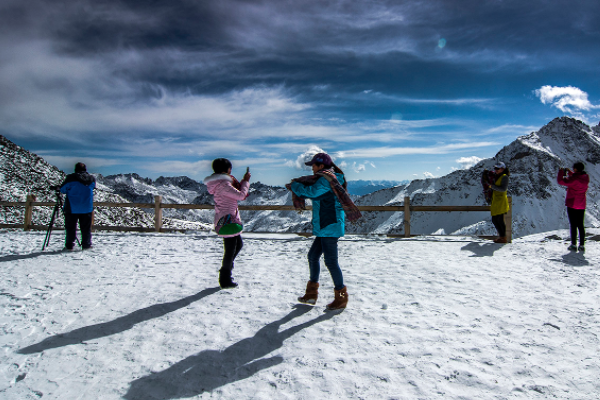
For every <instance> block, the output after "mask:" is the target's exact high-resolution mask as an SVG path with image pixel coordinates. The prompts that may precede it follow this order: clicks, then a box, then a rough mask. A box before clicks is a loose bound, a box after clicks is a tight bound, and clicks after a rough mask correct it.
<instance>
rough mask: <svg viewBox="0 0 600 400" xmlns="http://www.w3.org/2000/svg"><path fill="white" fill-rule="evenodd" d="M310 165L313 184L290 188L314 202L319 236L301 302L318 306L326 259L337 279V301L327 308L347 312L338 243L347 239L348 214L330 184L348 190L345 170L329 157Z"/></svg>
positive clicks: (315, 229) (315, 231)
mask: <svg viewBox="0 0 600 400" xmlns="http://www.w3.org/2000/svg"><path fill="white" fill-rule="evenodd" d="M306 165H309V166H311V167H312V170H313V173H314V174H315V175H314V176H312V177H307V178H309V179H312V181H310V182H308V181H307V180H305V181H303V180H302V179H298V180H294V181H292V183H291V185H289V186H288V188H289V189H290V190H291V191H292V192H293V193H294V194H295V195H296V196H298V197H300V198H306V199H311V200H312V226H313V235H315V236H316V237H315V240H314V242H313V244H312V246H311V248H310V250H309V252H308V265H309V269H310V280H309V281H308V283H307V286H306V293H305V295H304V296H302V297H299V298H298V301H299V302H301V303H304V304H309V305H315V304H316V302H317V297H318V289H319V275H320V272H321V266H320V258H321V255H323V258H324V260H325V265H326V266H327V269H329V273H330V274H331V278H332V279H333V284H334V295H335V299H334V301H333V302H332V303H330V304H328V305H327V308H328V309H330V310H335V309H341V308H345V307H346V305H347V304H348V292H347V289H346V286H345V285H344V277H343V274H342V270H341V268H340V266H339V263H338V240H339V238H340V237H342V236H344V228H345V212H344V208H343V207H342V205H341V203H340V201H339V199H338V196H337V195H336V194H335V193H334V190H333V189H332V186H333V184H332V183H331V182H330V181H331V180H334V179H337V182H334V183H339V184H340V185H342V186H343V187H344V190H345V186H346V180H345V178H344V173H343V172H342V170H341V169H339V168H338V167H337V166H336V165H335V164H334V163H333V161H332V160H331V157H330V156H329V155H327V154H325V153H319V154H317V155H315V156H314V157H313V158H312V160H311V161H309V162H307V163H306ZM315 179H316V180H315ZM338 187H339V185H338Z"/></svg>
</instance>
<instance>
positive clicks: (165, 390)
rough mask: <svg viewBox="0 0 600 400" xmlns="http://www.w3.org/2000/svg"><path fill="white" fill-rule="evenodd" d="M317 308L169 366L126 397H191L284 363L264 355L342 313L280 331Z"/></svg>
mask: <svg viewBox="0 0 600 400" xmlns="http://www.w3.org/2000/svg"><path fill="white" fill-rule="evenodd" d="M312 309H313V307H310V306H300V305H298V306H296V308H295V309H294V310H293V311H292V312H290V313H289V314H288V315H286V316H285V317H283V318H281V319H280V320H278V321H275V322H271V323H270V324H268V325H266V326H265V327H263V328H261V329H260V330H259V331H258V332H256V334H255V335H254V336H253V337H250V338H246V339H243V340H240V341H239V342H237V343H235V344H233V345H231V346H229V347H228V348H226V349H225V350H223V351H218V350H204V351H202V352H200V353H198V354H196V355H193V356H190V357H188V358H186V359H184V360H181V361H179V362H178V363H177V364H174V365H173V366H171V367H169V368H168V369H166V370H164V371H161V372H158V373H152V374H150V375H147V376H144V377H142V378H139V379H136V380H134V381H133V382H131V385H130V387H129V390H128V391H127V393H126V394H125V396H123V398H125V399H127V400H142V399H143V400H149V399H153V400H167V399H179V398H188V397H193V396H197V395H199V394H202V393H203V392H210V391H212V390H215V389H217V388H219V387H222V386H225V385H227V384H229V383H233V382H237V381H240V380H242V379H246V378H249V377H251V376H252V375H254V374H256V373H257V372H259V371H261V370H263V369H266V368H269V367H272V366H275V365H277V364H280V363H282V362H283V357H281V356H272V357H269V358H262V357H265V356H266V355H268V354H269V353H271V352H273V351H275V350H277V349H279V348H281V347H282V346H283V341H284V340H286V339H288V338H290V337H291V336H293V335H294V334H296V333H298V332H299V331H301V330H303V329H305V328H308V327H310V326H312V325H315V324H317V323H319V322H322V321H325V320H328V319H331V318H333V317H334V316H335V315H337V314H339V312H326V313H324V314H322V315H321V316H319V317H317V318H314V319H311V320H310V321H307V322H304V323H302V324H299V325H296V326H294V327H291V328H288V329H286V330H284V331H281V332H279V327H280V326H281V325H283V324H285V323H287V322H289V321H291V320H292V319H294V318H297V317H299V316H301V315H303V314H306V313H307V312H309V311H310V310H312Z"/></svg>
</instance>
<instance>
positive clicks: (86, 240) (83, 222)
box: [65, 213, 92, 249]
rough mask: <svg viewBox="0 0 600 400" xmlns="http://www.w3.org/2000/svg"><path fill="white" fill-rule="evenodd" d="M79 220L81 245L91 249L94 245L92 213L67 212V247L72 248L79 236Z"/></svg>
mask: <svg viewBox="0 0 600 400" xmlns="http://www.w3.org/2000/svg"><path fill="white" fill-rule="evenodd" d="M77 222H79V229H80V231H81V247H82V248H84V249H89V248H90V247H91V246H92V213H87V214H71V213H65V231H66V232H67V235H66V239H65V247H66V248H67V249H72V248H73V246H74V245H75V239H76V238H77Z"/></svg>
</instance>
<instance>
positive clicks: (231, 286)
mask: <svg viewBox="0 0 600 400" xmlns="http://www.w3.org/2000/svg"><path fill="white" fill-rule="evenodd" d="M219 286H221V289H235V288H237V287H238V284H237V283H235V282H234V281H229V282H223V283H219Z"/></svg>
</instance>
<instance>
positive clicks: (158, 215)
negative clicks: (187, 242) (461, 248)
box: [0, 195, 512, 243]
mask: <svg viewBox="0 0 600 400" xmlns="http://www.w3.org/2000/svg"><path fill="white" fill-rule="evenodd" d="M508 203H509V206H510V207H509V211H508V213H507V214H506V215H505V221H506V237H507V239H508V242H509V243H510V242H511V241H512V197H509V198H508ZM55 205H56V203H55V202H39V201H35V198H34V196H33V195H28V196H27V201H25V202H14V201H0V206H1V207H25V218H24V221H23V224H0V228H23V229H25V230H30V229H37V230H40V229H41V230H43V229H48V226H45V225H32V223H31V222H32V216H33V208H34V207H54V206H55ZM94 207H121V208H153V209H154V228H142V227H125V226H101V225H94V227H93V229H94V230H111V231H134V232H170V231H179V230H180V229H170V228H167V229H165V228H163V227H162V219H163V218H162V210H163V209H179V210H211V209H214V206H212V205H209V204H166V203H163V202H162V196H154V203H107V202H94ZM239 209H240V210H241V211H295V210H296V209H295V208H294V207H293V206H287V205H286V206H281V205H251V206H246V205H240V206H239ZM306 209H307V210H311V209H312V208H311V207H310V206H309V207H306ZM358 209H359V210H360V211H373V212H385V211H387V212H390V211H391V212H403V213H404V235H397V236H402V237H410V236H415V235H414V234H413V233H412V232H411V224H410V220H411V215H412V213H414V212H456V211H460V212H489V211H490V206H416V205H411V204H410V197H405V198H404V204H403V205H399V206H359V207H358Z"/></svg>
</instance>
